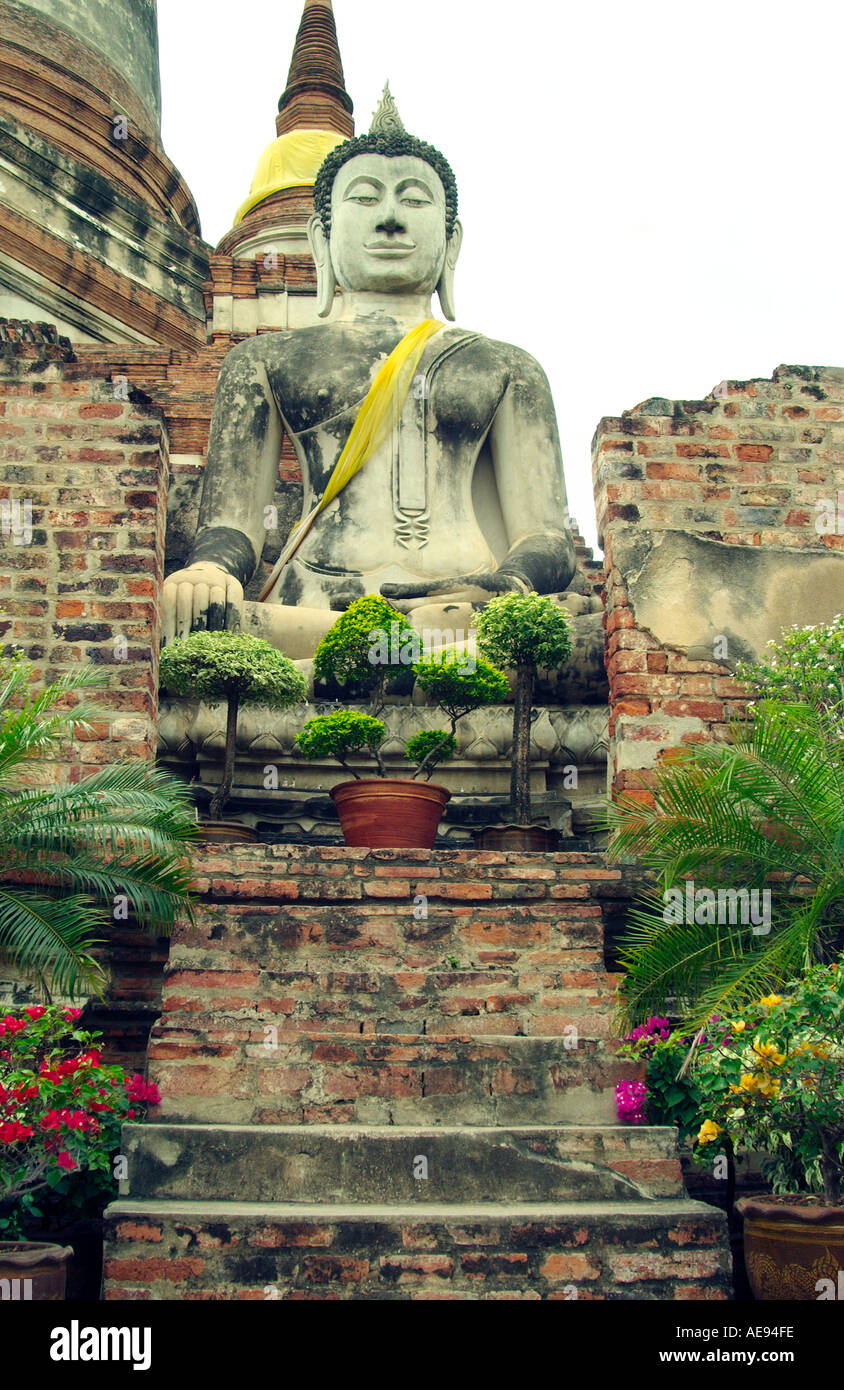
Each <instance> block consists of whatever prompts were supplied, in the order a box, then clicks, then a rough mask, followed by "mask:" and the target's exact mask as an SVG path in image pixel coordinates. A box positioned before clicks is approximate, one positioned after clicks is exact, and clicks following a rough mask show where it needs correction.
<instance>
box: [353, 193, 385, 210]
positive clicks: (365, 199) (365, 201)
mask: <svg viewBox="0 0 844 1390" xmlns="http://www.w3.org/2000/svg"><path fill="white" fill-rule="evenodd" d="M346 201H347V202H348V203H361V204H362V205H363V206H364V207H367V208H371V207H374V206H375V204H376V203H377V202H378V199H377V197H376V196H375V194H374V193H352V194H350V196H349V197H348V198H347V199H346Z"/></svg>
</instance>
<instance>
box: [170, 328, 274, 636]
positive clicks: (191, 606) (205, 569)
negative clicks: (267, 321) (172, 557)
mask: <svg viewBox="0 0 844 1390" xmlns="http://www.w3.org/2000/svg"><path fill="white" fill-rule="evenodd" d="M266 351H267V346H266V343H265V342H262V341H261V339H260V338H251V339H248V340H247V341H246V342H244V343H241V344H239V345H238V346H237V347H236V348H233V349H232V351H231V352H230V353H229V355H228V357H227V358H226V360H225V362H224V363H223V367H222V370H221V372H220V378H219V382H218V384H217V393H216V396H215V398H214V412H213V416H212V419H211V435H210V440H209V445H208V459H207V463H206V466H205V476H204V478H203V484H202V500H201V503H200V508H199V524H198V526H197V532H196V539H195V541H194V544H193V548H192V550H191V553H190V558H189V561H188V564H187V566H186V568H184V569H182V570H178V571H177V572H176V573H175V574H171V575H170V576H169V578H168V579H167V580H166V582H165V585H164V590H163V595H162V619H163V622H162V626H163V640H164V642H165V643H167V642H172V641H173V640H174V638H176V637H186V636H187V635H188V633H189V632H190V631H191V629H195V628H203V627H209V628H222V627H226V626H231V625H232V622H231V620H232V618H233V616H234V610H235V609H236V608H237V607H239V605H240V603H241V602H242V600H243V586H244V585H245V584H247V583H248V582H249V580H250V579H251V578H252V575H253V574H254V573H255V570H256V568H257V565H258V561H259V560H260V558H261V552H262V550H263V548H264V541H265V538H266V531H265V526H264V518H265V515H266V508H267V507H268V506H269V505H270V504H271V502H272V500H273V496H274V493H275V484H276V479H277V477H278V461H279V457H280V454H281V439H282V423H281V417H280V414H279V409H278V405H277V404H276V401H275V398H274V396H273V393H272V390H271V388H270V384H269V379H268V377H267V369H266V366H265V362H264V357H265V355H266Z"/></svg>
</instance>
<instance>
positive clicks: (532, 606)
mask: <svg viewBox="0 0 844 1390" xmlns="http://www.w3.org/2000/svg"><path fill="white" fill-rule="evenodd" d="M477 627H478V643H479V645H480V648H481V651H483V652H484V654H485V655H486V656H487V657H489V659H490V661H494V662H495V664H496V665H497V666H504V667H505V668H508V669H512V668H514V667H518V666H531V667H533V668H534V669H535V668H536V667H539V666H542V667H546V668H548V669H551V670H553V669H555V668H556V667H559V666H564V665H565V664H566V662H567V661H568V659H569V656H570V655H571V628H570V626H569V619H568V616H567V614H566V612H565V610H564V609H562V608H560V606H559V604H557V603H555V601H554V599H552V598H547V597H543V595H541V594H501V595H500V596H499V597H498V598H494V599H492V600H491V601H490V602H489V603H488V604H487V606H486V608H484V609H483V611H482V612H481V613H479V614H478V623H477Z"/></svg>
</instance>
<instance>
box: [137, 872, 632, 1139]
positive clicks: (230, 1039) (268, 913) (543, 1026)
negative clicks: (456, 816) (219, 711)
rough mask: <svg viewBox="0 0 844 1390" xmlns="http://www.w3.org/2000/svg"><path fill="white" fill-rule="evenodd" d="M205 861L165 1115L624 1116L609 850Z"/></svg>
mask: <svg viewBox="0 0 844 1390" xmlns="http://www.w3.org/2000/svg"><path fill="white" fill-rule="evenodd" d="M195 863H196V870H197V876H198V883H199V886H200V891H201V892H202V895H203V902H202V909H201V912H200V915H199V918H198V920H197V924H196V926H194V927H189V926H184V927H181V928H179V929H178V930H177V932H176V934H175V936H174V938H173V941H172V944H171V950H170V962H169V965H168V967H167V973H166V976H165V986H164V1000H163V1014H162V1018H161V1020H160V1022H159V1023H158V1024H157V1026H156V1028H155V1030H154V1033H153V1037H152V1039H151V1042H150V1067H151V1075H152V1077H153V1078H154V1079H155V1080H156V1081H157V1082H158V1084H159V1085H160V1087H161V1090H162V1094H163V1097H164V1103H163V1107H162V1110H161V1112H160V1118H161V1119H163V1120H173V1119H178V1120H180V1121H182V1122H184V1123H197V1122H199V1123H202V1122H206V1121H209V1120H225V1121H227V1122H228V1121H230V1122H232V1123H245V1124H246V1123H252V1124H255V1123H258V1124H260V1123H272V1124H302V1123H304V1124H313V1123H330V1124H334V1123H350V1122H354V1121H363V1122H366V1123H370V1122H371V1123H377V1124H381V1123H385V1124H390V1123H403V1122H411V1121H410V1120H409V1117H411V1116H412V1117H413V1119H412V1122H413V1123H416V1122H417V1117H423V1118H424V1117H430V1118H431V1119H432V1120H433V1122H434V1123H444V1122H447V1121H448V1117H449V1116H459V1123H461V1124H483V1123H489V1122H490V1121H491V1119H492V1118H493V1117H498V1119H499V1120H501V1122H507V1123H510V1122H511V1121H515V1119H516V1118H519V1119H520V1120H521V1122H523V1123H540V1122H557V1121H558V1120H559V1119H561V1118H562V1119H564V1118H565V1117H566V1115H568V1114H571V1113H576V1114H577V1116H578V1118H580V1117H581V1116H584V1115H589V1116H601V1117H603V1118H604V1119H605V1120H606V1121H608V1122H613V1121H614V1116H615V1106H614V1100H613V1095H612V1087H613V1085H614V1083H615V1080H616V1079H617V1078H618V1076H620V1075H629V1074H632V1073H631V1072H630V1068H629V1064H619V1063H618V1062H617V1061H616V1060H615V1059H614V1055H613V1054H614V1044H613V1043H612V1042H611V1040H610V1014H611V1010H612V1001H613V989H614V984H615V980H614V977H613V976H611V975H609V974H607V972H606V970H605V967H604V957H603V936H602V914H603V906H604V902H605V900H606V899H608V898H609V899H611V898H612V896H613V895H614V894H615V893H617V892H619V891H623V888H624V881H623V875H622V871H621V870H620V869H617V868H608V867H607V866H606V864H605V863H604V862H603V860H602V859H601V858H600V856H597V855H583V854H558V855H543V856H537V855H514V854H506V855H505V854H503V853H499V852H485V853H478V852H475V851H466V850H456V851H434V852H430V851H421V850H420V851H409V850H402V851H399V850H376V851H369V850H357V849H345V848H344V849H334V848H314V849H302V848H299V847H294V846H285V845H276V846H255V847H253V846H238V847H237V852H236V853H234V852H233V851H231V850H228V849H225V848H223V847H221V848H220V849H214V848H208V849H207V850H204V851H200V852H199V853H198V854H197V855H196V858H195ZM268 1030H274V1032H268ZM268 1038H269V1039H270V1040H271V1042H272V1046H268V1043H267V1039H268ZM567 1040H568V1042H567Z"/></svg>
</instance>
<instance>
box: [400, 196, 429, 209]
mask: <svg viewBox="0 0 844 1390" xmlns="http://www.w3.org/2000/svg"><path fill="white" fill-rule="evenodd" d="M402 203H403V204H404V206H405V207H406V208H426V207H429V206H430V203H429V200H428V199H427V198H402Z"/></svg>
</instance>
